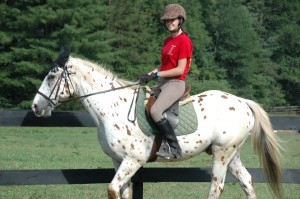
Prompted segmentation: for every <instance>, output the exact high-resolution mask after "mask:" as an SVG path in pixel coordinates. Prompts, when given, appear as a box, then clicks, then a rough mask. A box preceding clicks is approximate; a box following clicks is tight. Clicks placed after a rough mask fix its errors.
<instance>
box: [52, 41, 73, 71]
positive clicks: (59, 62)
mask: <svg viewBox="0 0 300 199" xmlns="http://www.w3.org/2000/svg"><path fill="white" fill-rule="evenodd" d="M70 52H71V50H70V48H69V47H65V46H62V47H61V49H60V52H59V56H58V58H57V59H56V60H55V61H54V63H53V65H52V66H53V67H55V66H56V67H57V66H58V67H60V68H64V67H65V65H66V63H67V61H68V60H69V57H70Z"/></svg>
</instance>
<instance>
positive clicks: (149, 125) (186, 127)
mask: <svg viewBox="0 0 300 199" xmlns="http://www.w3.org/2000/svg"><path fill="white" fill-rule="evenodd" d="M145 99H146V92H145V88H144V87H142V88H141V89H140V90H139V95H138V99H137V110H136V114H137V122H138V125H139V127H140V129H141V130H142V131H143V132H144V133H145V134H157V133H159V131H158V129H157V128H156V126H155V124H154V122H153V121H152V120H151V119H150V118H149V117H148V115H147V113H146V110H145V104H144V101H145ZM179 117H180V119H179V124H178V126H177V127H176V129H175V134H176V135H185V134H189V133H193V132H195V131H196V130H197V127H198V119H197V115H196V112H195V109H194V106H193V104H192V103H191V102H189V103H187V104H185V105H183V106H180V107H179Z"/></svg>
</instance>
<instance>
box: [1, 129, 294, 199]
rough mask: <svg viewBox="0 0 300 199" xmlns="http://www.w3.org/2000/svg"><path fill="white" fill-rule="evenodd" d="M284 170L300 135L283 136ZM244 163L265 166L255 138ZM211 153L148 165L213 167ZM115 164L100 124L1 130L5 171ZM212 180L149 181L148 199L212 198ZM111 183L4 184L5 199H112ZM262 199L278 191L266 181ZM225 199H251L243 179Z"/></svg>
mask: <svg viewBox="0 0 300 199" xmlns="http://www.w3.org/2000/svg"><path fill="white" fill-rule="evenodd" d="M280 137H281V139H282V140H283V143H282V145H283V146H284V148H285V149H286V151H284V152H283V157H282V166H283V167H284V168H295V169H296V168H299V165H300V150H299V148H300V147H299V143H300V136H299V135H280ZM241 158H242V161H243V163H244V165H245V166H246V167H248V168H258V167H260V165H259V161H258V157H257V155H255V154H254V152H253V150H252V147H251V143H250V140H247V142H246V143H245V145H244V147H243V148H242V155H241ZM210 166H211V156H208V155H206V154H205V153H203V154H201V155H200V156H198V157H195V158H193V159H190V160H187V161H184V162H177V163H149V164H147V165H146V166H145V167H202V168H204V167H210ZM79 168H112V163H111V159H110V158H109V157H108V156H107V155H105V154H104V153H103V151H102V150H101V148H100V145H99V143H98V140H97V135H96V129H95V128H59V127H57V128H56V127H55V128H53V127H52V128H49V127H47V128H37V127H34V128H31V127H1V128H0V169H1V170H4V169H20V170H21V169H79ZM209 186H210V184H209V183H145V184H144V198H145V199H153V198H164V199H174V198H179V199H182V198H192V199H198V198H199V199H202V198H206V197H207V193H208V190H209ZM107 187H108V184H92V185H47V186H44V185H34V186H2V187H0V199H7V198H8V199H10V198H13V199H19V198H20V199H23V198H24V199H26V198H28V199H29V198H30V199H35V198H43V199H46V198H51V199H52V198H60V199H61V198H66V199H67V198H72V199H73V198H74V199H77V198H78V199H82V198H87V199H90V198H101V199H102V198H106V197H107V191H106V190H107ZM283 187H284V192H285V194H286V199H296V198H300V191H299V190H300V185H295V184H284V186H283ZM255 189H256V192H257V195H258V198H259V199H261V198H262V199H269V198H270V199H271V198H273V197H272V194H271V193H270V191H269V190H268V186H267V185H266V184H264V183H256V184H255ZM221 198H222V199H240V198H245V194H244V193H243V191H242V189H241V188H240V186H239V184H237V183H226V184H225V191H224V193H223V194H222V196H221Z"/></svg>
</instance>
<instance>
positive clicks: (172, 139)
mask: <svg viewBox="0 0 300 199" xmlns="http://www.w3.org/2000/svg"><path fill="white" fill-rule="evenodd" d="M156 126H157V127H158V129H159V130H160V132H161V133H162V134H163V135H164V136H165V138H166V142H167V143H168V145H169V147H168V149H167V150H164V147H163V145H164V144H162V146H161V147H160V149H159V151H158V152H157V153H156V155H158V156H161V157H164V158H167V159H169V158H180V157H181V148H180V146H179V144H178V140H177V138H176V135H175V132H174V129H173V128H172V127H171V125H170V123H169V122H168V120H167V119H166V118H163V119H161V120H160V121H159V122H157V123H156Z"/></svg>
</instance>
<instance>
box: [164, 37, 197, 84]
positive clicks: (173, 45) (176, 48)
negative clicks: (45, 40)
mask: <svg viewBox="0 0 300 199" xmlns="http://www.w3.org/2000/svg"><path fill="white" fill-rule="evenodd" d="M192 53H193V45H192V41H191V40H190V38H189V37H188V36H187V35H186V34H180V35H178V36H177V37H174V38H173V37H172V36H170V37H168V38H167V39H166V40H165V41H164V46H163V49H162V51H161V57H162V62H161V67H160V70H161V71H165V70H170V69H172V68H176V67H177V66H178V60H180V59H185V58H186V59H187V63H186V66H185V70H184V73H183V74H182V75H179V76H174V77H172V78H174V79H180V80H185V77H186V75H187V73H188V72H189V70H190V66H191V60H192Z"/></svg>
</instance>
